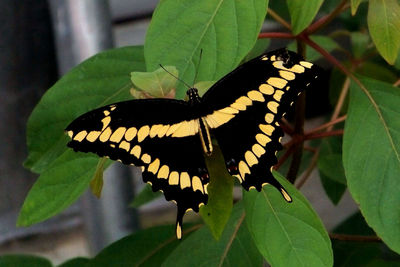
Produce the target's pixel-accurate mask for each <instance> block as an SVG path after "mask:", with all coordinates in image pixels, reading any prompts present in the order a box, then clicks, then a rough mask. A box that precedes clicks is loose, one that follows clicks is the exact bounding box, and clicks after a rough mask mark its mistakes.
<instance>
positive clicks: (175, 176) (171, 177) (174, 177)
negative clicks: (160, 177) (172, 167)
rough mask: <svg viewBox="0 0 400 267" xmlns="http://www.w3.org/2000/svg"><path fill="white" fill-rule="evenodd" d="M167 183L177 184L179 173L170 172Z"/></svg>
mask: <svg viewBox="0 0 400 267" xmlns="http://www.w3.org/2000/svg"><path fill="white" fill-rule="evenodd" d="M168 183H169V184H170V185H178V184H179V173H178V172H176V171H173V172H171V173H170V175H169V180H168Z"/></svg>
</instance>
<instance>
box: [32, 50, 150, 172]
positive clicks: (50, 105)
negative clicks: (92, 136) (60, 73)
mask: <svg viewBox="0 0 400 267" xmlns="http://www.w3.org/2000/svg"><path fill="white" fill-rule="evenodd" d="M143 70H144V59H143V47H124V48H117V49H112V50H109V51H106V52H102V53H99V54H97V55H95V56H93V57H91V58H90V59H88V60H85V61H84V62H83V63H81V64H79V65H78V66H76V67H75V68H73V69H72V70H71V71H70V72H69V73H67V74H66V75H65V76H64V77H63V78H61V79H60V80H59V81H58V82H57V83H56V84H55V85H53V87H51V88H50V89H49V90H48V91H47V92H46V94H45V95H44V96H43V97H42V99H41V100H40V102H39V104H38V105H37V106H36V107H35V109H34V110H33V112H32V114H31V116H30V118H29V121H28V125H27V143H28V149H29V156H28V159H27V160H26V161H25V166H26V167H28V168H30V169H31V170H32V171H34V172H37V173H41V172H43V171H44V170H46V168H48V166H49V165H50V164H51V163H52V162H53V161H54V160H55V159H56V158H57V157H58V156H60V155H61V154H62V153H64V152H65V151H66V150H67V147H66V144H67V141H68V138H67V136H66V135H65V134H64V129H65V127H66V126H67V125H68V124H69V123H70V122H71V121H72V120H74V119H76V118H77V117H78V116H79V115H81V114H83V113H85V112H87V111H89V110H92V109H94V108H97V107H100V106H103V105H106V104H109V103H112V102H116V101H120V100H127V99H129V98H131V97H130V95H129V88H130V87H131V82H130V79H129V73H131V72H132V71H143Z"/></svg>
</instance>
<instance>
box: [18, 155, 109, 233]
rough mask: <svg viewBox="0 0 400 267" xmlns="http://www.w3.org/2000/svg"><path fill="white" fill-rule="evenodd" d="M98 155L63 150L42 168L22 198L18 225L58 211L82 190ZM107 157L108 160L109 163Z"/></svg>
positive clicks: (29, 222) (84, 188) (86, 183)
mask: <svg viewBox="0 0 400 267" xmlns="http://www.w3.org/2000/svg"><path fill="white" fill-rule="evenodd" d="M98 160H99V157H97V156H96V155H93V154H87V153H76V152H74V151H72V150H69V151H66V152H64V154H62V155H61V156H60V157H58V158H57V160H55V161H54V162H53V164H52V165H51V166H50V167H49V168H48V169H47V170H46V171H44V172H43V173H42V174H41V175H40V177H39V179H38V180H37V181H36V183H35V184H34V185H33V187H32V189H31V190H30V191H29V193H28V196H27V197H26V199H25V202H24V205H23V206H22V209H21V212H20V214H19V217H18V222H17V225H18V226H29V225H31V224H34V223H38V222H41V221H43V220H45V219H48V218H50V217H51V216H54V215H56V214H57V213H59V212H61V211H62V210H64V209H65V208H67V207H68V206H69V205H71V204H72V203H73V202H75V201H76V200H77V199H78V197H79V196H80V195H81V194H82V193H83V192H84V191H85V190H86V188H87V187H88V185H89V182H90V179H91V178H92V177H93V173H94V172H95V170H96V165H97V162H98ZM110 163H111V161H108V164H107V165H109V164H110Z"/></svg>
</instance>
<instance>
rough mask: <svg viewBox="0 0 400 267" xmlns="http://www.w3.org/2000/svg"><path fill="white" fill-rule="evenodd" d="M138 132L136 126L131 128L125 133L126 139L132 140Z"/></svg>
mask: <svg viewBox="0 0 400 267" xmlns="http://www.w3.org/2000/svg"><path fill="white" fill-rule="evenodd" d="M136 133H137V129H136V128H135V127H131V128H129V129H128V130H127V131H126V133H125V139H126V141H132V139H133V138H135V136H136Z"/></svg>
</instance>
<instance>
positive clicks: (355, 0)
mask: <svg viewBox="0 0 400 267" xmlns="http://www.w3.org/2000/svg"><path fill="white" fill-rule="evenodd" d="M361 2H362V0H351V15H353V16H354V15H355V14H356V13H357V9H358V6H359V5H360V4H361Z"/></svg>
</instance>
